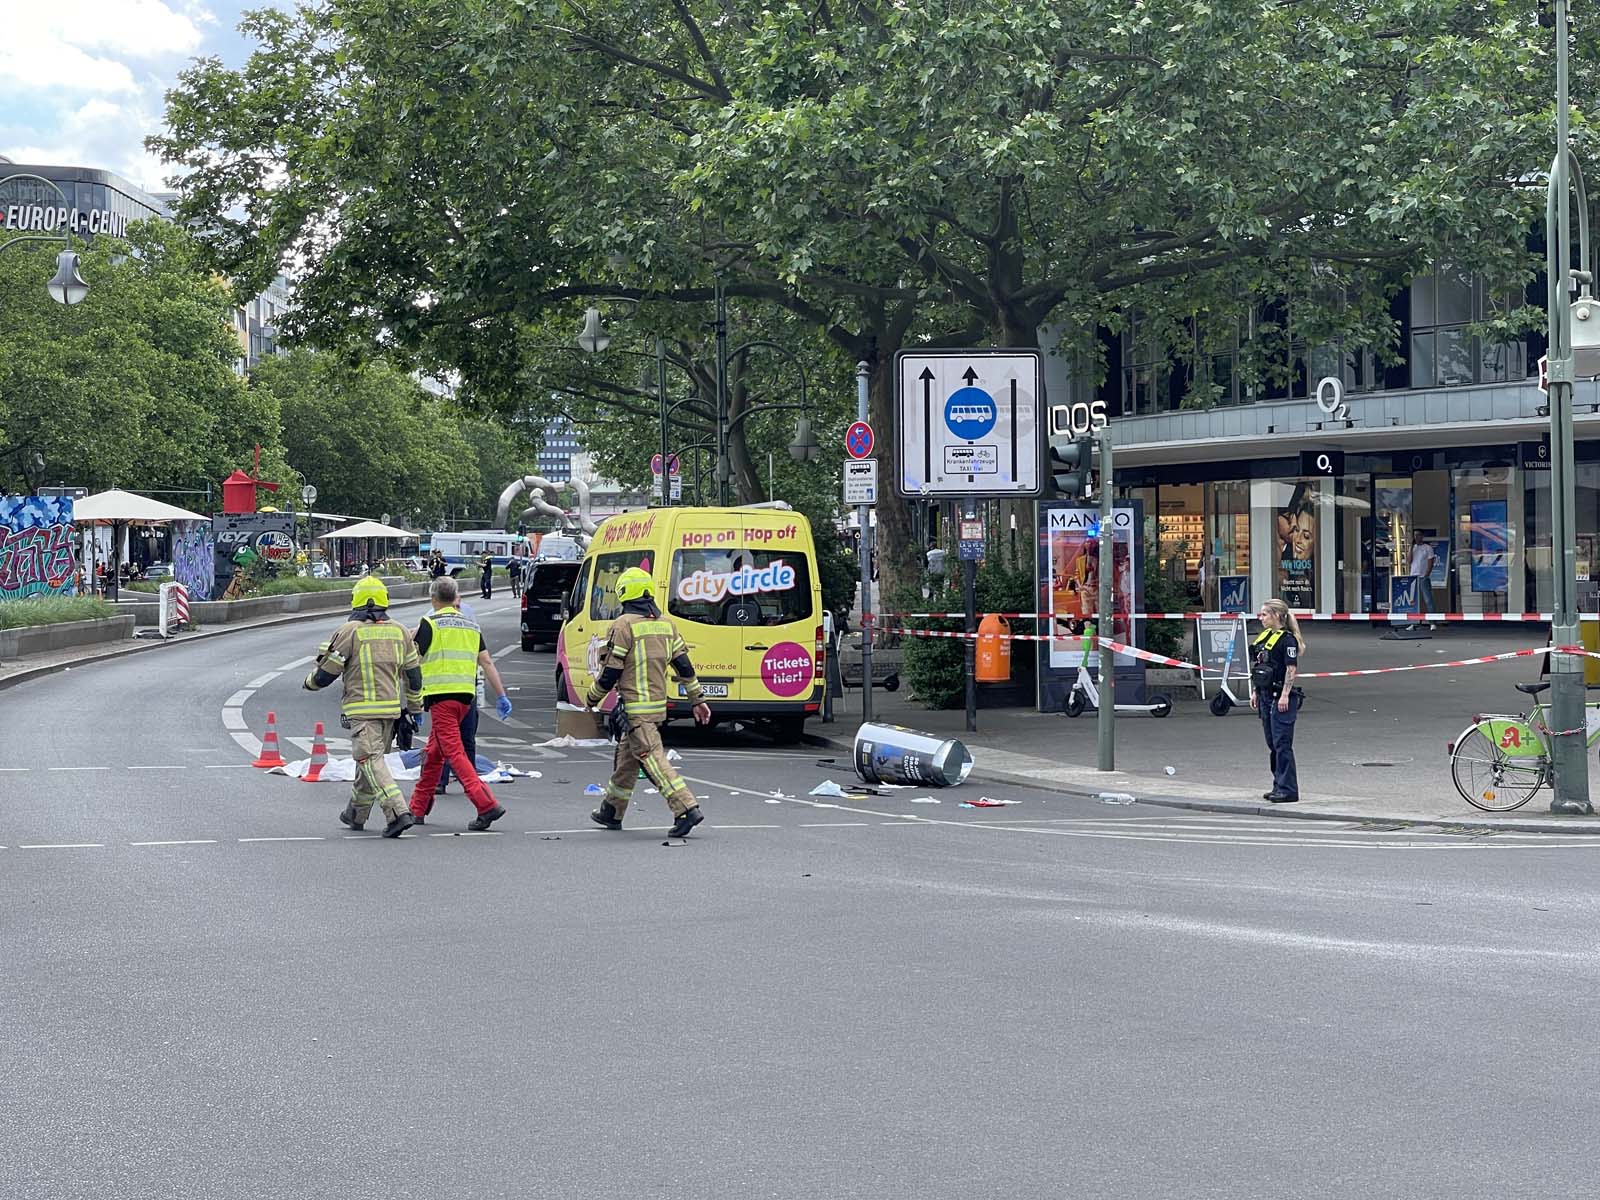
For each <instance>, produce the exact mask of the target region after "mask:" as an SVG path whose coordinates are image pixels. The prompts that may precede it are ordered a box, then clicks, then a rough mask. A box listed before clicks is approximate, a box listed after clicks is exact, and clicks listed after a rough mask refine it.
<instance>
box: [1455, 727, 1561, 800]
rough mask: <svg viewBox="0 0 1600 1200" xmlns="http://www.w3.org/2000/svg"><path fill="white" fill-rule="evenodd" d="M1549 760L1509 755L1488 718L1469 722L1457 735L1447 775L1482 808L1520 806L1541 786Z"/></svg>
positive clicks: (1468, 798) (1463, 793) (1457, 789)
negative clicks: (1487, 720)
mask: <svg viewBox="0 0 1600 1200" xmlns="http://www.w3.org/2000/svg"><path fill="white" fill-rule="evenodd" d="M1548 764H1549V760H1548V759H1545V758H1508V757H1506V754H1505V752H1504V751H1503V750H1501V749H1500V746H1499V744H1498V743H1497V741H1496V739H1495V737H1494V735H1493V733H1492V732H1491V731H1490V729H1489V725H1488V722H1486V721H1483V722H1479V723H1478V724H1476V725H1473V726H1471V727H1470V728H1468V729H1467V730H1466V731H1465V732H1463V733H1462V734H1461V736H1460V737H1458V738H1457V739H1456V743H1455V750H1454V751H1452V752H1451V755H1450V778H1451V779H1452V780H1453V781H1454V782H1455V785H1456V791H1458V792H1460V793H1461V798H1462V799H1463V800H1465V801H1466V802H1467V803H1468V804H1471V805H1472V806H1473V807H1475V808H1481V809H1483V810H1484V811H1485V812H1510V811H1511V810H1512V809H1514V808H1521V807H1522V806H1523V805H1524V804H1526V803H1527V802H1528V801H1529V800H1531V799H1533V794H1534V793H1535V792H1537V791H1538V790H1539V789H1540V788H1541V787H1543V786H1544V781H1545V772H1546V771H1547V769H1548Z"/></svg>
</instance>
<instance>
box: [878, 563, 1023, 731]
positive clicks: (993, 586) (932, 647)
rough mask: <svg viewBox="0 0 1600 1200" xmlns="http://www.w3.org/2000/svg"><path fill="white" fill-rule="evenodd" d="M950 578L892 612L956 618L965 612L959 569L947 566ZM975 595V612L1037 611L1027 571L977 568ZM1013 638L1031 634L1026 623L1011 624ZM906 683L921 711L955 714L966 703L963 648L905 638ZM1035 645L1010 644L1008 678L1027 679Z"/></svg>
mask: <svg viewBox="0 0 1600 1200" xmlns="http://www.w3.org/2000/svg"><path fill="white" fill-rule="evenodd" d="M950 565H951V568H952V569H951V571H950V577H949V578H948V579H947V580H946V581H945V583H944V586H942V587H939V588H937V589H935V590H934V592H933V594H932V595H930V596H929V597H928V598H927V599H926V600H924V599H923V598H922V596H921V594H920V593H919V592H910V593H908V594H903V595H901V596H899V597H898V598H897V601H898V602H897V603H894V604H893V606H892V607H894V608H895V609H897V610H899V611H901V612H957V611H959V610H960V609H961V608H963V607H964V605H965V602H964V600H963V599H962V595H961V564H960V563H959V562H954V561H952V562H951V564H950ZM975 591H976V593H977V611H978V612H979V613H980V614H982V613H987V612H1034V611H1035V610H1037V609H1038V607H1039V601H1038V598H1037V597H1036V596H1035V595H1034V590H1033V569H1032V567H1031V566H1028V567H1023V568H1019V569H1017V570H1008V569H1007V568H1005V567H1002V566H998V565H993V566H992V565H990V564H989V563H987V562H985V563H982V564H980V565H979V567H978V573H977V581H976V588H975ZM912 624H913V625H914V626H915V627H916V628H918V629H944V630H951V631H955V630H960V629H962V628H964V625H965V622H963V621H955V620H933V621H915V622H912ZM1012 629H1013V632H1016V633H1032V632H1033V623H1032V622H1031V621H1017V622H1013V623H1012ZM900 644H901V646H902V647H903V648H904V650H905V673H906V683H907V684H909V685H910V687H911V690H912V692H913V693H914V694H915V695H916V698H917V701H918V703H920V704H921V705H922V706H923V707H924V708H959V707H961V705H962V704H964V703H965V702H966V694H967V665H966V643H965V642H962V641H958V640H955V639H951V638H916V637H908V638H905V639H904V640H903V641H902V642H901V643H900ZM1035 647H1036V643H1034V642H1013V643H1012V650H1011V678H1012V680H1013V681H1023V680H1028V679H1032V678H1033V677H1034V675H1035V674H1036V671H1035V669H1034V662H1035V659H1036V657H1037V653H1038V651H1037V650H1036V649H1035Z"/></svg>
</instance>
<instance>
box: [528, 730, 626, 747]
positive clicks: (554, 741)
mask: <svg viewBox="0 0 1600 1200" xmlns="http://www.w3.org/2000/svg"><path fill="white" fill-rule="evenodd" d="M534 744H535V745H537V746H550V747H553V748H554V749H557V750H583V749H588V748H590V747H594V746H609V745H611V743H610V742H608V741H606V739H605V738H575V737H573V736H572V735H571V734H562V735H561V736H560V737H555V738H551V739H550V740H549V741H546V742H535V743H534Z"/></svg>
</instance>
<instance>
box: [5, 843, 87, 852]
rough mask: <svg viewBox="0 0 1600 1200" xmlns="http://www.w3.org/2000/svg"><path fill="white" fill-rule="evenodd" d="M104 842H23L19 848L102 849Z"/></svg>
mask: <svg viewBox="0 0 1600 1200" xmlns="http://www.w3.org/2000/svg"><path fill="white" fill-rule="evenodd" d="M105 846H106V844H105V843H104V842H23V843H21V844H19V845H18V846H17V849H19V850H104V849H105Z"/></svg>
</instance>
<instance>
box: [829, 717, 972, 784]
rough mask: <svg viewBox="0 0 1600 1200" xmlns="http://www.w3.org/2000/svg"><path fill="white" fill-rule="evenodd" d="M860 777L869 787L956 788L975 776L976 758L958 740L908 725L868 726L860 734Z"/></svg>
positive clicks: (856, 760) (856, 758)
mask: <svg viewBox="0 0 1600 1200" xmlns="http://www.w3.org/2000/svg"><path fill="white" fill-rule="evenodd" d="M855 763H856V774H857V775H859V776H861V778H862V779H865V780H866V781H867V782H868V783H923V784H931V785H932V786H934V787H954V786H955V785H956V784H958V783H960V782H961V781H962V780H963V779H965V778H966V777H967V776H968V775H970V774H971V773H972V754H971V753H970V752H969V751H968V750H967V748H966V747H965V746H963V745H962V744H961V743H960V742H958V741H956V740H955V739H954V738H938V737H934V736H932V735H931V734H927V733H920V732H918V731H917V730H915V729H907V728H906V727H905V726H904V725H877V724H871V723H869V724H866V725H863V726H861V728H860V729H857V730H856V745H855Z"/></svg>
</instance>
